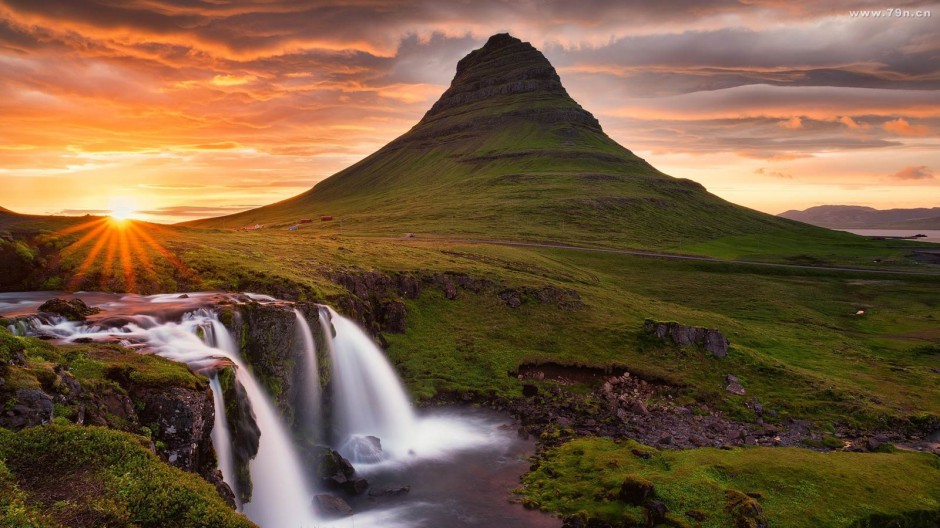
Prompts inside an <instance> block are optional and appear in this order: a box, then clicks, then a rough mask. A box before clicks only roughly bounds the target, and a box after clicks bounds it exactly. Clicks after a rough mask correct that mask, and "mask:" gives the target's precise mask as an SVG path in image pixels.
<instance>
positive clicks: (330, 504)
mask: <svg viewBox="0 0 940 528" xmlns="http://www.w3.org/2000/svg"><path fill="white" fill-rule="evenodd" d="M313 506H314V507H315V508H316V509H317V512H318V513H319V514H320V516H321V517H323V518H324V519H339V518H341V517H349V516H350V515H352V514H353V509H352V508H351V507H350V506H349V504H348V503H347V502H346V501H345V500H343V499H341V498H340V497H337V496H336V495H326V494H321V495H317V496H315V497H314V498H313Z"/></svg>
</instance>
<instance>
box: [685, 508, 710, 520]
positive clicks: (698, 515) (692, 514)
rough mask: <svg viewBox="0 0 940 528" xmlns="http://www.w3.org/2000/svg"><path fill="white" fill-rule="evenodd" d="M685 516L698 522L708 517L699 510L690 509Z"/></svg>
mask: <svg viewBox="0 0 940 528" xmlns="http://www.w3.org/2000/svg"><path fill="white" fill-rule="evenodd" d="M685 516H686V517H688V518H690V519H693V520H695V521H698V522H702V521H704V520H705V518H706V515H705V514H704V513H702V512H700V511H698V510H689V511H687V512H685Z"/></svg>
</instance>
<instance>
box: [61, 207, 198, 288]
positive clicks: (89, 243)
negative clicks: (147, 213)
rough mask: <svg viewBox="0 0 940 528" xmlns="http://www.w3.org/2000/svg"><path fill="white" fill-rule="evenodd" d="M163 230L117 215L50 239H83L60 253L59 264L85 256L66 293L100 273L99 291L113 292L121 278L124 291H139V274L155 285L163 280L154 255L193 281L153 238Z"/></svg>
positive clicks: (179, 263) (75, 226)
mask: <svg viewBox="0 0 940 528" xmlns="http://www.w3.org/2000/svg"><path fill="white" fill-rule="evenodd" d="M131 213H132V212H129V213H128V214H131ZM162 230H165V228H164V227H162V226H158V225H156V224H151V223H147V222H142V221H139V220H134V219H132V218H129V217H128V216H127V215H119V214H113V215H111V216H108V217H103V218H94V219H93V220H90V221H88V222H84V223H81V224H78V225H74V226H71V227H68V228H65V229H62V230H60V231H57V232H55V233H53V234H52V235H51V237H50V238H51V239H53V240H54V239H58V238H61V237H65V236H68V235H76V234H78V235H79V238H78V240H76V241H74V242H72V243H71V244H69V245H68V246H66V247H65V248H63V249H62V250H61V251H60V252H59V258H58V259H59V261H61V260H63V259H69V258H72V257H74V256H76V255H82V256H81V259H82V260H81V262H80V263H79V264H78V265H77V266H76V267H75V268H74V272H73V273H72V275H71V277H70V278H69V279H68V281H67V282H66V289H68V290H69V291H75V290H76V289H78V288H79V287H82V286H85V285H86V283H87V281H88V279H89V276H90V275H91V274H92V272H93V271H95V270H98V271H99V272H100V274H99V280H98V283H97V284H96V285H95V286H97V287H98V288H99V289H101V290H108V289H112V288H111V285H110V283H109V282H110V279H111V278H112V277H120V278H121V279H122V280H123V288H121V289H123V290H124V291H127V292H133V291H138V288H139V286H140V284H141V281H140V279H141V277H140V276H139V275H138V273H143V274H145V275H146V276H147V278H148V279H150V280H152V281H157V280H158V279H159V273H158V270H157V267H156V266H155V260H154V258H153V254H156V256H157V257H156V258H157V259H162V260H165V261H166V262H168V263H169V264H170V265H171V266H172V267H173V268H175V269H176V271H177V272H178V274H179V275H181V276H183V277H185V278H191V277H192V272H191V271H190V270H189V268H188V267H187V266H186V265H185V264H183V263H182V261H180V260H179V259H178V258H177V257H176V255H174V254H173V252H171V251H170V250H169V249H167V248H166V247H164V246H163V245H162V244H161V243H160V242H159V241H157V239H155V238H154V236H153V235H152V234H151V233H158V232H160V231H162Z"/></svg>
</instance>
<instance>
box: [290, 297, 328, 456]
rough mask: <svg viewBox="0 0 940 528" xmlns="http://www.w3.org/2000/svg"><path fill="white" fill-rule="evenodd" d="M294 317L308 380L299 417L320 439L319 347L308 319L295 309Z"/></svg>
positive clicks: (303, 387)
mask: <svg viewBox="0 0 940 528" xmlns="http://www.w3.org/2000/svg"><path fill="white" fill-rule="evenodd" d="M294 316H295V318H296V321H297V333H298V334H299V337H300V343H301V344H302V345H303V347H304V356H303V357H304V360H305V362H306V364H305V365H304V370H305V374H306V379H305V380H304V383H303V385H302V387H301V391H302V393H301V395H302V398H301V400H300V402H298V403H299V405H298V407H299V408H298V409H297V415H298V417H299V418H300V421H301V423H302V424H303V425H304V427H305V429H306V431H308V432H309V434H311V435H312V436H313V438H314V439H319V438H320V436H321V434H320V431H321V430H322V423H321V422H322V420H321V414H322V413H321V405H322V403H321V402H322V398H321V395H320V392H321V391H320V366H319V365H318V364H317V345H316V341H315V340H314V339H313V332H312V331H311V330H310V325H309V324H307V318H306V317H304V315H303V314H302V313H300V310H298V309H297V308H294Z"/></svg>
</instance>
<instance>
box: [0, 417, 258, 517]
mask: <svg viewBox="0 0 940 528" xmlns="http://www.w3.org/2000/svg"><path fill="white" fill-rule="evenodd" d="M148 445H149V440H147V439H146V438H143V437H138V436H134V435H130V434H127V433H122V432H118V431H112V430H108V429H103V428H98V427H80V426H62V425H50V426H46V427H41V428H40V427H37V428H30V429H25V430H23V431H20V432H19V433H15V434H13V433H5V434H3V435H2V436H0V464H2V465H0V488H3V489H2V491H3V493H0V502H5V503H6V504H10V505H13V506H14V507H15V508H14V510H13V513H12V514H11V513H10V511H7V510H6V509H0V512H2V513H0V519H2V520H4V521H7V522H8V524H4V526H17V527H19V526H54V525H56V524H57V522H65V521H66V520H67V519H73V518H77V517H81V518H84V519H90V520H92V521H91V524H94V525H108V526H131V525H133V526H138V527H140V528H158V527H166V526H174V527H179V528H189V527H192V528H197V527H198V528H213V527H219V528H223V527H245V528H248V527H252V526H254V525H253V524H252V523H251V522H250V521H248V520H247V519H246V518H245V517H244V516H242V515H240V514H238V513H236V512H234V511H232V510H231V509H230V508H229V507H228V506H227V505H226V504H225V502H224V501H223V500H222V499H221V497H219V495H218V493H217V492H216V491H215V488H213V487H212V486H211V485H210V484H209V483H207V482H205V481H204V480H202V479H201V478H200V477H198V476H197V475H194V474H191V473H187V472H184V471H182V470H179V469H176V468H173V467H170V466H168V465H166V464H165V463H163V462H161V461H160V459H159V458H157V457H156V455H154V454H153V453H151V452H150V451H149V450H148V449H147V448H146V446H148ZM5 468H6V469H8V471H7V472H4V471H3V470H4V469H5ZM40 473H41V475H40ZM49 475H55V478H48V476H49ZM4 477H6V478H4ZM13 483H16V484H18V487H16V484H13ZM61 495H65V499H64V500H55V499H53V497H59V496H61ZM27 504H28V505H29V506H30V507H35V508H36V510H39V511H44V512H46V515H47V516H48V517H46V518H44V517H41V516H39V515H38V514H37V513H35V511H33V510H30V509H29V507H26V506H25V505H27ZM4 515H5V516H6V518H4V517H3V516H4ZM11 518H13V519H23V523H22V524H16V523H10V521H9V519H11ZM30 523H33V524H30Z"/></svg>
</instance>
